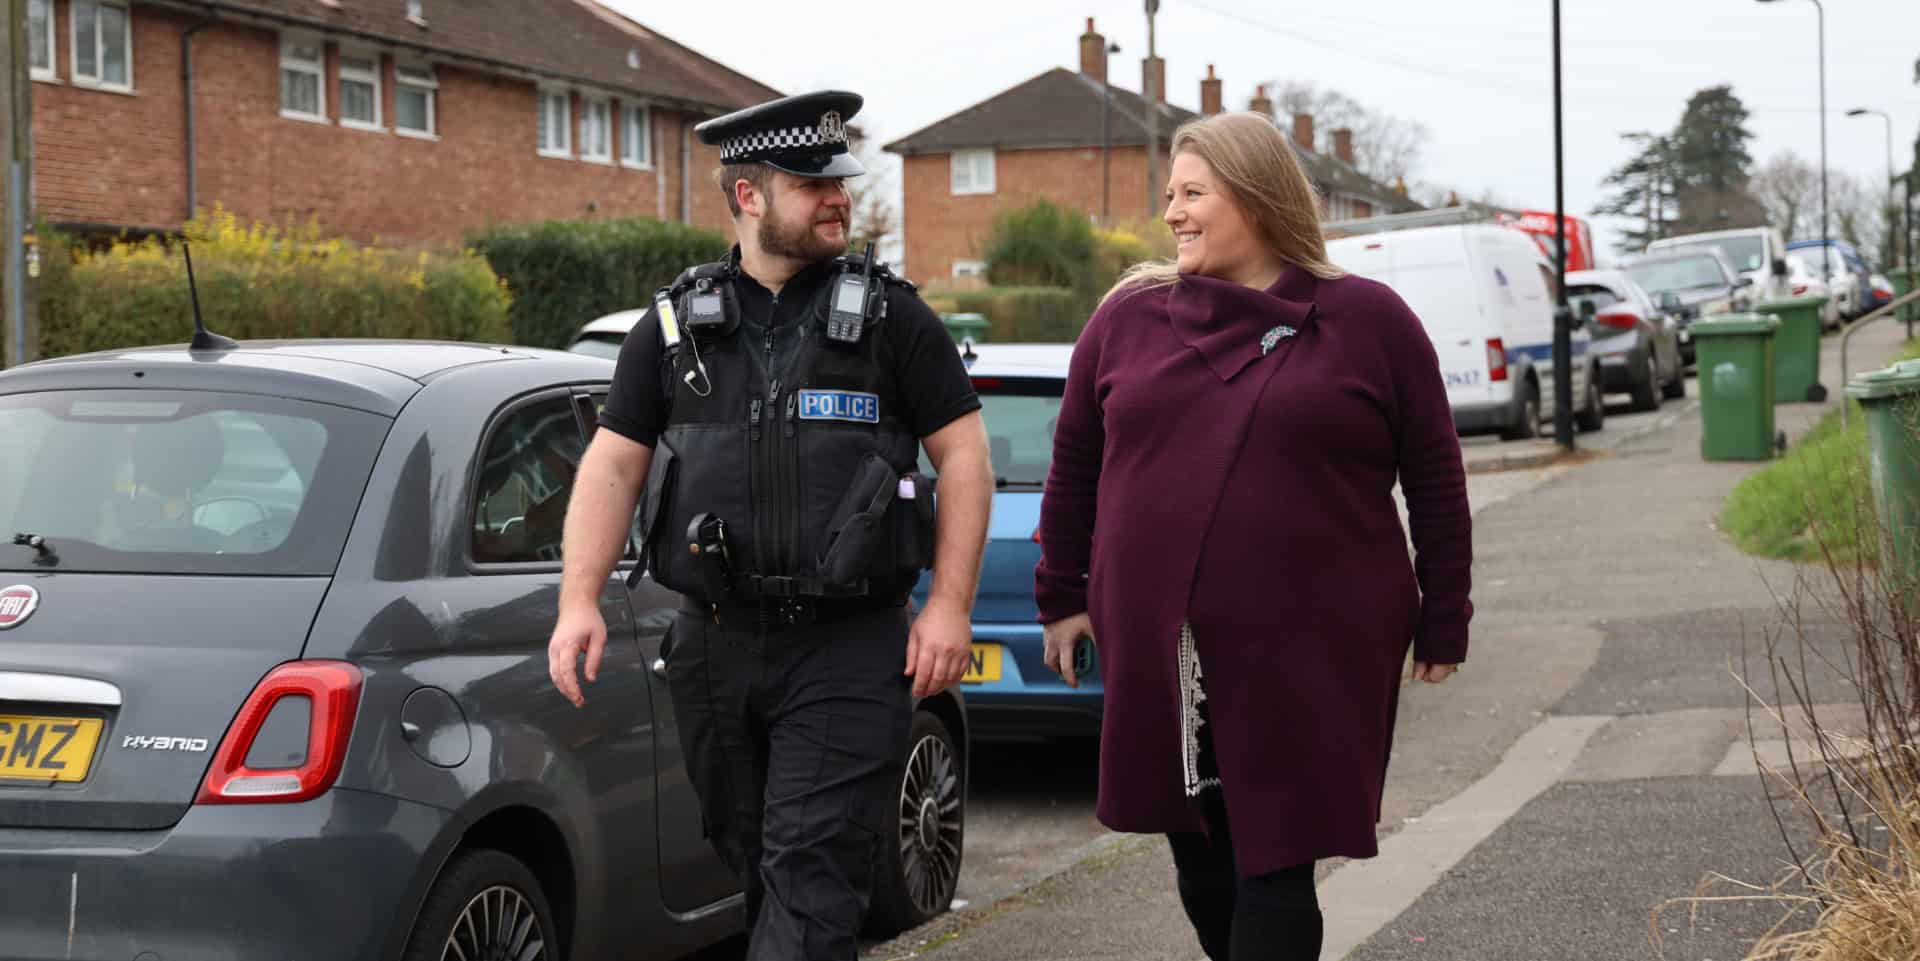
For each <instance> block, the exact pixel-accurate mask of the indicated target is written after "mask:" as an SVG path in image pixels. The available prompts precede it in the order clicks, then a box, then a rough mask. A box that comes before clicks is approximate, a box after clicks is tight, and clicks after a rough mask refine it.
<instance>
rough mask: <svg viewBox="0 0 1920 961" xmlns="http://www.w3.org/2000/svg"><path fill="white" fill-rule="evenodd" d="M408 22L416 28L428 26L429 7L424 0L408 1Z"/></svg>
mask: <svg viewBox="0 0 1920 961" xmlns="http://www.w3.org/2000/svg"><path fill="white" fill-rule="evenodd" d="M407 22H408V23H411V24H413V25H414V26H416V27H424V26H426V25H427V5H426V3H425V2H424V0H407Z"/></svg>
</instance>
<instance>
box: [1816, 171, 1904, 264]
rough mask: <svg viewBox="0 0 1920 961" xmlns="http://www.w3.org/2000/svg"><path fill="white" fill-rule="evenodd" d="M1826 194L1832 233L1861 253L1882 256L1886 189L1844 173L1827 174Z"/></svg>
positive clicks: (1885, 220) (1885, 229)
mask: <svg viewBox="0 0 1920 961" xmlns="http://www.w3.org/2000/svg"><path fill="white" fill-rule="evenodd" d="M1827 198H1828V200H1829V201H1830V202H1831V203H1832V204H1833V225H1832V230H1833V235H1834V236H1835V237H1838V238H1840V239H1841V240H1844V241H1846V242H1847V243H1850V244H1852V245H1853V247H1854V249H1855V250H1858V251H1859V252H1860V254H1861V256H1863V257H1868V258H1874V257H1881V256H1883V252H1882V251H1881V244H1882V243H1884V242H1885V238H1886V235H1887V220H1888V213H1889V211H1888V210H1887V208H1886V191H1884V190H1881V189H1880V188H1879V187H1878V186H1877V185H1874V184H1870V183H1868V182H1866V181H1865V180H1862V179H1861V178H1859V177H1855V176H1853V175H1852V174H1846V173H1833V174H1829V175H1828V176H1827Z"/></svg>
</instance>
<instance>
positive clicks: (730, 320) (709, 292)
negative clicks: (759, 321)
mask: <svg viewBox="0 0 1920 961" xmlns="http://www.w3.org/2000/svg"><path fill="white" fill-rule="evenodd" d="M684 323H685V325H686V328H687V333H688V334H690V335H693V336H695V337H705V338H712V337H716V336H721V335H725V334H730V333H732V332H733V329H734V327H735V326H737V325H738V324H739V323H740V312H739V311H738V310H736V309H735V307H734V303H733V286H732V285H731V284H716V283H714V282H713V278H711V277H702V278H700V279H699V280H696V281H694V284H693V290H692V291H691V292H689V293H688V295H687V310H686V317H685V318H684Z"/></svg>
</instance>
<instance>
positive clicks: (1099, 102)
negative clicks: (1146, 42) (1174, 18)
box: [885, 17, 1420, 286]
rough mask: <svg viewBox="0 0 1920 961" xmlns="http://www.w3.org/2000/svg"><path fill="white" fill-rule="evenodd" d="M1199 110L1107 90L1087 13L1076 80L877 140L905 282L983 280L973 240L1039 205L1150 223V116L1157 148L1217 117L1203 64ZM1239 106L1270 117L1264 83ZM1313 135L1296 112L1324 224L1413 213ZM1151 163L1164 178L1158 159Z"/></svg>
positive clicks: (1154, 192)
mask: <svg viewBox="0 0 1920 961" xmlns="http://www.w3.org/2000/svg"><path fill="white" fill-rule="evenodd" d="M1141 79H1142V83H1141V87H1142V89H1143V90H1158V91H1162V92H1164V91H1165V89H1166V82H1165V81H1166V62H1165V61H1164V60H1162V59H1161V58H1158V57H1154V58H1142V60H1141ZM1200 104H1201V107H1200V112H1199V113H1195V112H1193V111H1191V110H1187V109H1184V108H1181V107H1178V106H1175V105H1173V104H1170V103H1167V102H1166V101H1165V97H1164V95H1162V96H1160V97H1157V98H1155V99H1153V100H1149V98H1148V97H1147V96H1143V95H1141V94H1137V93H1134V92H1133V91H1131V90H1125V89H1122V88H1120V87H1118V86H1115V85H1113V84H1112V83H1110V82H1109V81H1108V79H1107V40H1106V38H1105V37H1104V36H1102V35H1101V34H1100V33H1098V32H1097V31H1095V30H1094V27H1093V18H1091V17H1089V18H1087V30H1086V33H1084V34H1081V36H1080V69H1079V71H1078V72H1077V73H1076V72H1074V71H1070V70H1067V69H1066V68H1064V67H1056V68H1054V69H1052V70H1049V71H1047V72H1045V73H1043V74H1040V75H1039V76H1037V77H1034V78H1032V79H1030V80H1027V81H1025V82H1024V83H1021V84H1019V85H1017V86H1014V87H1012V88H1010V89H1008V90H1006V91H1004V92H1002V93H1000V94H997V95H995V96H993V97H990V98H988V99H986V100H983V101H981V102H980V103H977V104H975V105H973V106H971V107H968V108H967V109H965V110H962V111H960V112H959V113H956V114H953V115H951V116H949V117H946V118H945V119H942V120H939V121H936V122H935V123H933V124H931V125H930V126H927V127H925V128H923V129H921V130H919V131H917V132H915V133H912V134H909V135H907V136H906V137H903V138H901V139H899V140H896V141H894V142H892V143H890V144H887V145H886V147H885V149H886V150H888V151H889V152H892V153H896V154H899V155H900V156H901V157H902V164H901V167H902V177H901V181H902V187H901V193H902V201H903V203H902V215H901V220H902V230H903V232H904V233H905V239H906V256H905V261H906V267H907V272H908V274H909V276H911V277H912V279H913V280H914V281H915V282H917V283H920V284H933V285H935V286H938V285H940V284H942V283H947V282H952V281H956V280H963V279H964V278H968V277H975V276H979V275H981V274H983V273H984V271H985V265H984V264H983V263H982V261H981V259H980V244H981V243H982V242H983V241H984V240H985V238H986V235H987V232H988V230H989V228H990V227H991V226H992V224H993V218H994V216H995V215H996V214H998V213H999V212H1000V211H1002V210H1006V209H1010V208H1016V207H1020V206H1023V205H1025V204H1028V203H1031V202H1033V201H1034V200H1035V199H1039V198H1045V199H1048V200H1051V201H1053V202H1054V203H1058V204H1061V205H1064V206H1067V207H1071V208H1074V209H1077V210H1082V211H1085V212H1086V213H1087V215H1088V216H1090V217H1092V218H1094V219H1095V220H1096V221H1102V222H1106V223H1122V224H1124V223H1129V222H1138V221H1142V220H1146V219H1149V218H1154V219H1157V218H1158V217H1159V215H1160V210H1161V203H1160V196H1159V195H1160V190H1159V188H1158V186H1157V185H1156V186H1155V187H1153V188H1151V189H1150V188H1149V186H1148V184H1147V174H1148V164H1147V143H1148V135H1149V130H1148V123H1149V120H1150V118H1155V115H1156V114H1157V125H1158V128H1159V131H1158V132H1159V143H1160V149H1161V150H1162V151H1164V150H1165V149H1166V142H1167V139H1168V137H1169V136H1170V135H1171V134H1172V133H1173V131H1174V129H1175V128H1177V127H1179V126H1180V125H1181V124H1182V123H1185V122H1187V121H1188V120H1192V119H1194V118H1196V117H1199V116H1202V115H1206V116H1211V115H1213V114H1216V113H1219V112H1220V111H1221V110H1222V100H1221V80H1220V78H1219V77H1216V76H1215V75H1214V71H1213V67H1211V66H1209V67H1208V68H1207V77H1206V79H1204V80H1202V81H1200ZM1248 109H1250V110H1255V111H1258V112H1261V113H1265V114H1267V115H1268V116H1272V115H1273V103H1272V101H1271V100H1270V99H1268V98H1267V97H1266V94H1265V90H1264V88H1263V89H1262V90H1261V91H1260V92H1258V93H1256V95H1255V96H1254V97H1253V98H1252V100H1251V102H1250V103H1249V105H1248ZM1108 111H1110V113H1108ZM1103 114H1106V116H1105V117H1104V118H1103ZM1103 127H1104V128H1106V129H1107V133H1106V134H1105V136H1104V138H1103V133H1102V131H1103ZM1313 138H1314V131H1313V118H1312V117H1311V116H1308V115H1304V114H1302V115H1299V116H1296V117H1294V127H1293V137H1292V140H1291V142H1292V143H1293V145H1294V148H1295V153H1296V155H1298V156H1299V158H1300V160H1301V161H1302V163H1303V165H1304V166H1305V167H1306V170H1307V175H1308V176H1309V177H1311V178H1312V179H1313V181H1314V183H1315V184H1316V185H1317V186H1318V187H1319V188H1320V191H1321V193H1322V195H1323V196H1324V197H1325V198H1326V207H1327V209H1326V211H1325V213H1324V219H1328V220H1334V219H1345V218H1351V217H1365V216H1371V215H1372V214H1375V213H1398V212H1402V211H1409V210H1418V209H1420V205H1419V204H1417V203H1414V202H1413V201H1412V200H1410V199H1409V198H1408V197H1407V196H1406V195H1405V194H1404V193H1402V192H1400V191H1398V190H1395V189H1394V188H1392V187H1388V186H1386V185H1385V184H1381V183H1378V182H1376V181H1374V180H1371V179H1369V178H1368V177H1366V176H1365V175H1363V174H1361V173H1360V172H1359V171H1358V170H1357V169H1355V167H1354V165H1353V132H1352V131H1350V130H1344V129H1342V130H1335V131H1333V136H1332V138H1331V139H1332V153H1331V154H1327V153H1320V152H1316V151H1315V150H1314V139H1313ZM1103 143H1104V144H1105V145H1106V147H1105V150H1104V151H1103V149H1102V145H1103ZM1103 153H1104V154H1105V157H1104V158H1103V156H1102V155H1103ZM1103 167H1104V168H1105V169H1106V171H1107V173H1106V175H1105V176H1104V177H1103V176H1102V169H1103ZM1159 167H1160V171H1159V176H1160V177H1161V178H1164V177H1165V176H1166V169H1165V168H1166V164H1165V161H1164V159H1163V160H1162V161H1161V163H1160V164H1159Z"/></svg>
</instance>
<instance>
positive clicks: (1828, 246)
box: [1760, 0, 1833, 283]
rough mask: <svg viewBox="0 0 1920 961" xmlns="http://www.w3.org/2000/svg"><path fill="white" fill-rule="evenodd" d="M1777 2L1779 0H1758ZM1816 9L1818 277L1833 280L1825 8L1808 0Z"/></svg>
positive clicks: (1812, 0)
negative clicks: (1818, 151)
mask: <svg viewBox="0 0 1920 961" xmlns="http://www.w3.org/2000/svg"><path fill="white" fill-rule="evenodd" d="M1760 2H1761V3H1777V2H1779V0H1760ZM1808 2H1809V3H1812V4H1813V9H1814V10H1816V11H1818V14H1819V17H1818V21H1819V27H1820V30H1819V44H1820V277H1821V279H1822V280H1824V281H1826V282H1827V283H1832V282H1833V238H1832V237H1831V236H1829V235H1828V233H1827V8H1826V7H1824V6H1822V5H1821V3H1820V0H1808Z"/></svg>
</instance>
